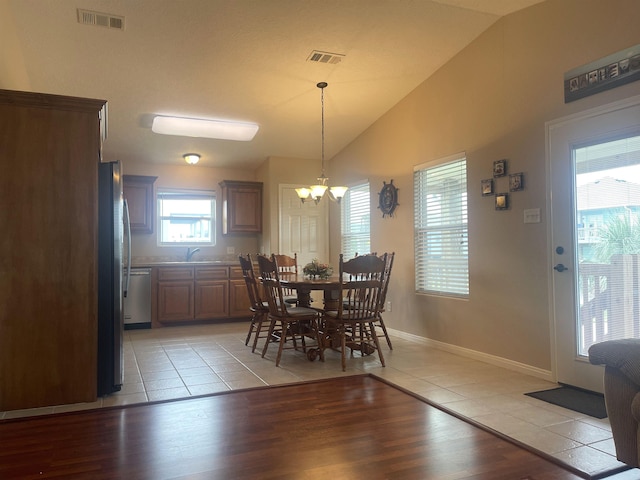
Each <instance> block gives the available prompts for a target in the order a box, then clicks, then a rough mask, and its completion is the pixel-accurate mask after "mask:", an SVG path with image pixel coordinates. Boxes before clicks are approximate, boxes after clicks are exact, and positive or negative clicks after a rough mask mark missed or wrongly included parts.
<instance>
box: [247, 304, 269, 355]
mask: <svg viewBox="0 0 640 480" xmlns="http://www.w3.org/2000/svg"><path fill="white" fill-rule="evenodd" d="M263 322H264V313H260V314H259V316H258V320H257V321H256V337H255V338H254V339H253V346H252V347H251V353H254V352H255V351H256V347H257V346H258V338H260V332H261V331H262V323H263ZM270 340H271V339H270V338H269V337H267V342H269V341H270Z"/></svg>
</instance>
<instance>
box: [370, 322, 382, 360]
mask: <svg viewBox="0 0 640 480" xmlns="http://www.w3.org/2000/svg"><path fill="white" fill-rule="evenodd" d="M369 328H370V329H371V336H372V337H373V343H375V345H376V350H377V351H378V358H379V359H380V363H381V364H382V366H383V367H384V366H385V365H384V356H383V355H382V350H381V349H380V342H379V341H378V334H377V333H376V326H375V325H374V323H373V322H371V323H369Z"/></svg>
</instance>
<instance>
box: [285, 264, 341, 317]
mask: <svg viewBox="0 0 640 480" xmlns="http://www.w3.org/2000/svg"><path fill="white" fill-rule="evenodd" d="M280 284H281V285H282V286H283V287H285V288H291V289H294V290H295V291H296V292H297V295H298V305H299V306H301V307H309V306H311V291H312V290H322V291H323V292H324V309H325V310H337V309H338V305H339V300H340V284H341V278H340V276H339V275H331V276H330V277H328V278H317V277H316V278H313V277H309V276H307V275H304V274H302V273H298V274H295V275H291V276H288V277H287V278H281V279H280Z"/></svg>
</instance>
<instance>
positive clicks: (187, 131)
mask: <svg viewBox="0 0 640 480" xmlns="http://www.w3.org/2000/svg"><path fill="white" fill-rule="evenodd" d="M258 128H259V127H258V125H257V124H255V123H245V122H229V121H224V120H204V119H198V118H182V117H168V116H157V117H154V118H153V123H152V124H151V130H152V131H153V132H154V133H159V134H162V135H176V136H181V137H198V138H216V139H219V140H235V141H238V142H248V141H250V140H253V137H255V135H256V133H258Z"/></svg>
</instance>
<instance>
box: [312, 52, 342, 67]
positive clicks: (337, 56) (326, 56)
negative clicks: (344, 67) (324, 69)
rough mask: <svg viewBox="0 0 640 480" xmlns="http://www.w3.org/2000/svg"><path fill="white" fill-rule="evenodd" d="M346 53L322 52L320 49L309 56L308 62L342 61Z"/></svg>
mask: <svg viewBox="0 0 640 480" xmlns="http://www.w3.org/2000/svg"><path fill="white" fill-rule="evenodd" d="M344 57H345V55H342V54H341V53H329V52H321V51H319V50H314V51H313V52H311V55H309V58H307V62H317V63H333V64H336V63H340V62H341V61H342V59H343V58H344Z"/></svg>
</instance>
